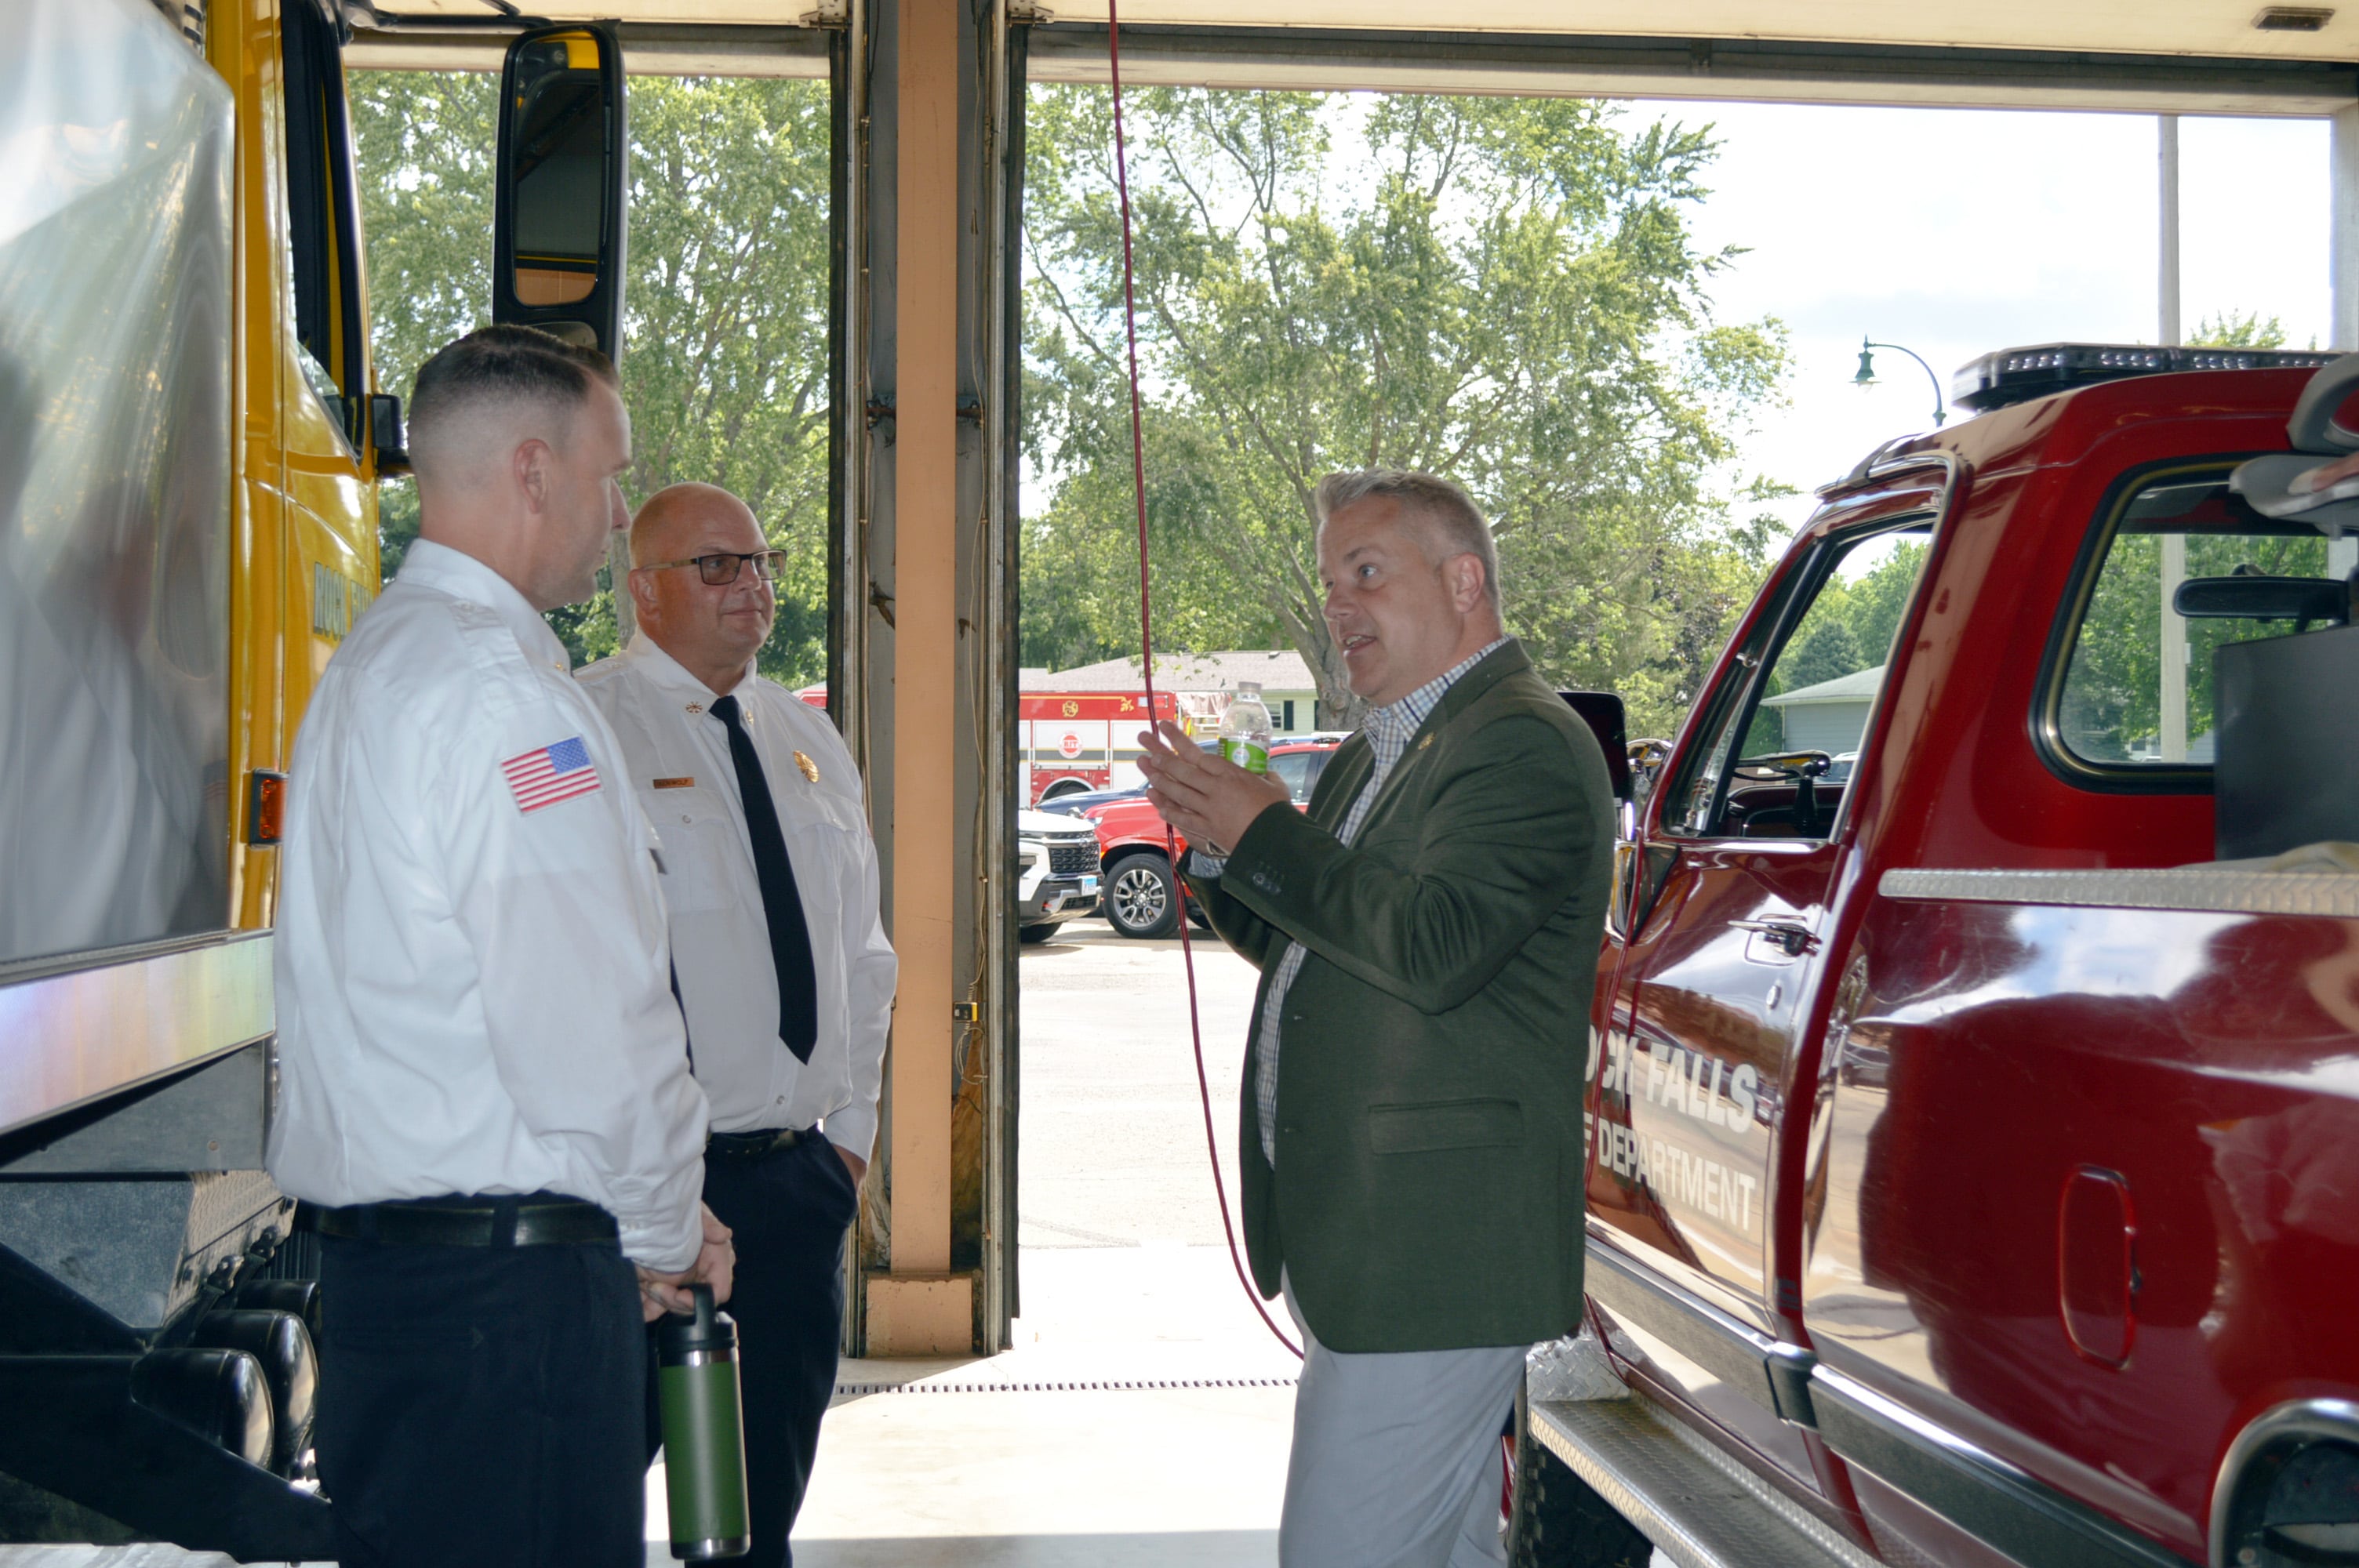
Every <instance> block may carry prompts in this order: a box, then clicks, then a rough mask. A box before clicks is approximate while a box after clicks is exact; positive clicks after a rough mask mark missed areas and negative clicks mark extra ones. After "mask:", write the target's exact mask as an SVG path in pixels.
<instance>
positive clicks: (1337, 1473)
mask: <svg viewBox="0 0 2359 1568" xmlns="http://www.w3.org/2000/svg"><path fill="white" fill-rule="evenodd" d="M1286 1307H1287V1310H1288V1312H1290V1313H1292V1314H1294V1324H1295V1326H1296V1327H1297V1328H1298V1329H1299V1330H1300V1331H1301V1334H1302V1353H1303V1360H1302V1383H1301V1386H1300V1388H1299V1390H1297V1391H1296V1393H1295V1396H1294V1450H1293V1454H1292V1455H1291V1457H1290V1458H1289V1459H1288V1463H1287V1466H1286V1512H1285V1514H1284V1515H1283V1517H1282V1518H1281V1519H1280V1520H1279V1522H1278V1527H1277V1561H1278V1563H1279V1568H1495V1564H1498V1563H1505V1562H1506V1551H1505V1549H1504V1548H1503V1547H1502V1545H1501V1543H1500V1541H1499V1487H1500V1484H1501V1480H1502V1477H1503V1473H1504V1469H1505V1466H1504V1464H1503V1462H1502V1459H1501V1454H1500V1449H1499V1429H1500V1428H1501V1427H1502V1426H1504V1425H1506V1421H1507V1417H1508V1414H1509V1413H1510V1412H1511V1411H1513V1410H1514V1409H1515V1405H1516V1389H1517V1385H1518V1384H1519V1383H1520V1382H1521V1381H1522V1379H1523V1375H1524V1351H1525V1348H1526V1347H1525V1346H1521V1345H1507V1346H1484V1347H1483V1348H1481V1349H1475V1350H1410V1351H1400V1352H1396V1353H1391V1354H1383V1355H1364V1356H1353V1355H1345V1354H1344V1353H1343V1352H1341V1351H1336V1350H1330V1349H1328V1348H1327V1347H1326V1346H1323V1345H1321V1344H1320V1343H1319V1340H1318V1336H1315V1335H1313V1334H1312V1333H1311V1332H1310V1325H1308V1324H1306V1323H1304V1322H1303V1321H1302V1310H1301V1308H1299V1306H1297V1305H1296V1304H1295V1301H1294V1292H1293V1291H1292V1290H1291V1289H1290V1288H1289V1289H1288V1290H1287V1292H1286Z"/></svg>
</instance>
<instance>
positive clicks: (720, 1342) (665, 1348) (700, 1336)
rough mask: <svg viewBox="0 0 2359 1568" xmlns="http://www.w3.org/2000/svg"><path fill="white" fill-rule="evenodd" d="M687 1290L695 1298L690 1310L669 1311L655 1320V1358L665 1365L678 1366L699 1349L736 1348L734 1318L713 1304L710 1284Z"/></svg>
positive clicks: (711, 1351)
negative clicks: (694, 1307) (693, 1306)
mask: <svg viewBox="0 0 2359 1568" xmlns="http://www.w3.org/2000/svg"><path fill="white" fill-rule="evenodd" d="M689 1292H690V1294H691V1295H693V1296H694V1297H695V1298H696V1311H695V1312H694V1313H693V1314H689V1313H678V1312H669V1313H666V1314H664V1315H663V1316H662V1317H661V1318H659V1319H658V1320H657V1323H656V1359H657V1360H658V1361H659V1362H661V1363H662V1364H664V1365H665V1366H668V1367H669V1366H678V1365H679V1363H680V1362H682V1361H685V1360H686V1359H688V1357H690V1356H693V1355H696V1354H697V1353H699V1352H700V1351H701V1352H703V1353H705V1354H707V1355H711V1354H712V1353H714V1352H716V1351H727V1352H729V1353H731V1354H732V1355H734V1354H735V1353H736V1349H737V1322H736V1320H735V1319H734V1318H733V1317H731V1316H730V1315H729V1314H727V1313H725V1312H723V1311H721V1310H720V1309H718V1308H717V1307H715V1306H714V1305H713V1304H712V1286H710V1285H691V1286H690V1287H689Z"/></svg>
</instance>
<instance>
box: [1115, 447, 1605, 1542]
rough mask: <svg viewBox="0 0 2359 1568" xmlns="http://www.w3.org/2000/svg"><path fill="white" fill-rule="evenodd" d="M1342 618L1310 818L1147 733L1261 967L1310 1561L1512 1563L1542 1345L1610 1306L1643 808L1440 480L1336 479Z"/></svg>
mask: <svg viewBox="0 0 2359 1568" xmlns="http://www.w3.org/2000/svg"><path fill="white" fill-rule="evenodd" d="M1317 500H1318V508H1319V515H1320V519H1321V522H1320V528H1319V570H1320V577H1321V582H1322V584H1323V585H1324V588H1325V592H1326V604H1325V614H1326V620H1327V625H1328V630H1329V632H1330V633H1331V634H1332V636H1333V638H1334V641H1335V643H1336V646H1337V647H1338V648H1339V649H1340V650H1341V651H1342V653H1343V661H1344V665H1345V667H1346V670H1347V672H1348V675H1349V678H1350V681H1351V686H1352V689H1353V692H1354V693H1356V694H1357V695H1359V696H1360V697H1364V698H1365V699H1366V700H1367V701H1368V702H1369V703H1370V704H1372V705H1373V706H1372V708H1371V709H1370V711H1369V713H1368V715H1367V718H1366V720H1365V722H1364V725H1363V727H1362V729H1361V730H1360V732H1359V733H1358V734H1356V735H1354V736H1353V738H1352V739H1351V740H1349V741H1345V742H1344V743H1343V747H1342V749H1341V750H1339V751H1338V752H1336V753H1335V755H1334V757H1333V758H1332V759H1331V760H1330V762H1329V763H1328V766H1327V769H1326V771H1325V773H1322V774H1321V777H1320V781H1319V785H1318V788H1317V790H1316V791H1315V792H1314V793H1313V794H1312V795H1311V797H1310V810H1309V812H1308V814H1299V813H1297V812H1295V811H1293V810H1291V809H1288V806H1287V794H1286V790H1285V788H1284V786H1283V785H1282V784H1278V783H1277V782H1276V781H1275V780H1274V779H1271V778H1270V777H1268V776H1267V775H1266V774H1260V773H1250V772H1248V771H1246V770H1245V769H1244V768H1241V767H1238V766H1235V765H1234V764H1233V763H1230V762H1225V761H1223V760H1220V759H1218V758H1211V757H1206V756H1205V755H1204V754H1203V753H1202V752H1200V751H1199V750H1198V749H1197V748H1196V747H1195V746H1193V745H1192V744H1189V743H1188V742H1187V741H1186V739H1185V737H1184V736H1182V735H1181V734H1180V731H1179V730H1177V728H1176V727H1173V726H1164V727H1163V728H1162V730H1161V732H1160V733H1158V734H1155V735H1149V736H1144V737H1142V738H1141V739H1142V741H1144V742H1145V743H1146V745H1147V758H1146V760H1145V764H1144V765H1145V767H1146V770H1147V775H1148V778H1149V784H1150V794H1151V795H1152V796H1153V798H1154V800H1155V802H1156V804H1157V806H1158V807H1159V808H1160V809H1161V811H1162V813H1163V815H1164V816H1166V817H1167V818H1169V820H1170V821H1171V822H1172V824H1173V825H1174V826H1176V827H1179V828H1180V830H1181V831H1183V832H1184V833H1186V834H1187V835H1188V837H1189V838H1190V841H1191V842H1192V843H1194V844H1195V845H1197V846H1199V849H1198V850H1197V851H1196V853H1195V854H1194V855H1192V856H1191V857H1190V866H1189V867H1188V868H1187V874H1188V883H1189V887H1190V891H1191V892H1193V893H1194V895H1195V896H1196V897H1197V898H1198V899H1200V900H1201V902H1202V903H1203V906H1204V910H1205V913H1206V914H1207V915H1208V916H1209V917H1210V918H1211V920H1212V925H1213V928H1214V929H1215V930H1217V931H1218V932H1219V933H1220V934H1221V936H1222V937H1223V940H1225V941H1226V942H1227V943H1228V944H1229V945H1230V946H1232V947H1234V948H1235V949H1236V950H1237V951H1238V952H1239V953H1242V954H1243V955H1245V957H1247V958H1250V959H1252V960H1253V961H1254V962H1255V963H1256V965H1258V966H1259V967H1260V968H1261V971H1262V980H1261V989H1260V995H1259V996H1258V998H1257V999H1256V1002H1255V1009H1254V1023H1253V1032H1252V1037H1251V1041H1250V1043H1249V1044H1248V1046H1247V1049H1246V1055H1245V1084H1244V1093H1243V1096H1242V1098H1243V1101H1244V1105H1243V1108H1242V1116H1243V1120H1242V1130H1241V1133H1240V1136H1239V1139H1238V1149H1239V1151H1240V1158H1241V1161H1242V1162H1243V1166H1244V1170H1243V1173H1242V1199H1243V1207H1244V1213H1245V1242H1246V1247H1247V1250H1248V1252H1249V1254H1250V1257H1251V1260H1252V1264H1253V1272H1254V1278H1255V1281H1256V1283H1257V1284H1258V1285H1259V1287H1260V1289H1261V1292H1262V1293H1263V1294H1264V1295H1266V1296H1268V1295H1276V1294H1278V1293H1279V1292H1280V1291H1281V1290H1283V1292H1284V1293H1285V1295H1286V1298H1287V1302H1288V1307H1289V1308H1290V1309H1291V1310H1292V1311H1293V1313H1294V1314H1295V1319H1296V1322H1297V1323H1298V1324H1299V1325H1300V1326H1301V1327H1302V1329H1303V1331H1304V1335H1305V1339H1306V1344H1305V1347H1304V1348H1305V1361H1304V1367H1303V1374H1302V1382H1301V1386H1300V1390H1299V1394H1298V1396H1297V1400H1296V1405H1295V1424H1294V1447H1293V1454H1292V1457H1291V1459H1290V1461H1289V1464H1288V1472H1287V1488H1286V1509H1285V1516H1284V1519H1283V1520H1282V1522H1281V1525H1280V1529H1279V1536H1278V1557H1279V1561H1280V1563H1281V1564H1283V1565H1284V1568H1331V1565H1332V1568H1376V1565H1379V1564H1383V1565H1388V1568H1390V1565H1397V1568H1443V1565H1444V1564H1448V1565H1449V1568H1473V1565H1475V1564H1481V1563H1497V1562H1499V1561H1501V1558H1500V1547H1499V1542H1498V1540H1497V1533H1496V1527H1497V1522H1498V1498H1499V1485H1500V1476H1499V1469H1500V1452H1499V1442H1498V1434H1499V1430H1500V1427H1501V1425H1502V1424H1503V1422H1505V1420H1506V1416H1507V1414H1508V1412H1509V1411H1510V1409H1511V1408H1512V1406H1513V1403H1514V1399H1515V1391H1516V1389H1517V1385H1518V1382H1519V1380H1520V1379H1521V1377H1522V1372H1523V1357H1524V1352H1525V1349H1526V1347H1527V1346H1530V1345H1531V1344H1533V1343H1535V1342H1537V1341H1540V1340H1547V1339H1552V1338H1555V1337H1556V1336H1560V1335H1563V1334H1568V1333H1571V1331H1572V1330H1573V1329H1574V1328H1575V1327H1576V1326H1577V1325H1578V1323H1579V1321H1580V1316H1581V1265H1582V1133H1581V1092H1582V1065H1583V1063H1584V1062H1585V1060H1586V1051H1587V1041H1588V1029H1589V1000H1590V992H1591V989H1592V986H1593V981H1594V979H1595V974H1596V966H1597V954H1598V946H1599V941H1600V938H1601V935H1602V932H1603V922H1604V911H1605V899H1606V884H1607V876H1608V868H1609V865H1610V861H1611V856H1612V836H1613V814H1614V801H1613V796H1612V792H1611V788H1610V786H1609V784H1607V780H1606V772H1605V763H1604V759H1603V755H1602V754H1601V752H1599V750H1598V746H1597V742H1596V740H1595V739H1594V738H1593V736H1592V735H1591V734H1590V732H1589V730H1588V729H1587V727H1586V726H1584V725H1583V724H1582V722H1581V721H1580V720H1579V719H1577V718H1575V717H1574V715H1573V713H1572V711H1571V708H1568V707H1567V706H1566V705H1565V703H1564V701H1563V700H1562V699H1561V698H1560V697H1558V696H1557V695H1556V693H1555V692H1554V691H1553V690H1551V689H1550V688H1549V687H1548V686H1547V685H1546V684H1544V683H1543V682H1542V681H1541V680H1540V679H1539V677H1538V676H1536V675H1535V674H1534V673H1533V671H1532V666H1531V661H1530V660H1529V659H1528V658H1527V657H1526V656H1525V654H1524V652H1523V649H1522V648H1521V647H1520V646H1518V645H1517V643H1516V642H1515V641H1514V639H1512V638H1510V637H1508V636H1506V634H1505V633H1504V631H1503V630H1502V628H1501V622H1500V615H1499V598H1498V569H1497V555H1496V552H1495V548H1494V546H1493V545H1492V541H1491V532H1490V528H1489V525H1488V524H1486V523H1485V522H1484V518H1483V515H1482V514H1481V512H1480V511H1479V510H1478V509H1477V508H1476V507H1475V505H1474V503H1473V502H1472V501H1471V500H1470V499H1468V497H1467V495H1466V493H1465V492H1463V491H1462V490H1460V489H1459V488H1458V487H1457V486H1456V485H1454V484H1451V483H1450V482H1449V481H1445V480H1440V479H1436V478H1434V477H1433V476H1431V475H1428V474H1418V473H1403V472H1399V471H1396V470H1367V471H1363V472H1358V473H1346V474H1332V475H1330V476H1328V478H1327V479H1326V480H1325V481H1322V482H1321V485H1320V487H1319V492H1318V497H1317Z"/></svg>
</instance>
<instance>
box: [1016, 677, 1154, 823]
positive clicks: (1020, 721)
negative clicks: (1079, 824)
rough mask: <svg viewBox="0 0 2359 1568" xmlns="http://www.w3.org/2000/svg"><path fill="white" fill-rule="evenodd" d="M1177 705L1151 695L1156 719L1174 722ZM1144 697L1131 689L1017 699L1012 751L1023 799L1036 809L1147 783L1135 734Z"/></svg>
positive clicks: (1142, 724) (1143, 723) (1143, 717)
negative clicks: (1064, 799) (1065, 797)
mask: <svg viewBox="0 0 2359 1568" xmlns="http://www.w3.org/2000/svg"><path fill="white" fill-rule="evenodd" d="M1179 711H1180V708H1179V705H1178V704H1177V702H1175V701H1174V700H1173V698H1172V696H1171V694H1170V693H1169V692H1168V691H1158V692H1157V693H1156V694H1155V717H1156V718H1158V719H1172V718H1176V717H1177V716H1178V714H1179ZM1146 727H1147V698H1146V697H1145V696H1143V695H1142V694H1140V693H1138V692H1135V691H1027V692H1026V693H1025V694H1024V695H1023V696H1022V697H1018V698H1017V699H1016V756H1017V759H1018V764H1019V765H1020V766H1021V767H1022V769H1023V776H1024V780H1025V784H1026V793H1025V799H1026V800H1027V801H1028V802H1030V803H1031V804H1033V805H1035V806H1037V805H1038V804H1039V803H1040V802H1042V801H1044V800H1055V799H1057V798H1058V797H1059V796H1060V795H1078V794H1080V793H1081V792H1082V791H1083V790H1093V789H1128V788H1131V787H1133V786H1134V785H1137V784H1145V783H1146V782H1147V781H1146V778H1145V776H1144V775H1142V774H1141V773H1139V771H1138V732H1139V730H1143V729H1145V728H1146Z"/></svg>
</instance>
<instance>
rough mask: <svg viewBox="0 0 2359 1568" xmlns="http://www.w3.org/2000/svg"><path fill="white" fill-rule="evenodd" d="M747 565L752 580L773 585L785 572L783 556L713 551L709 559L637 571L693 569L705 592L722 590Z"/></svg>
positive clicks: (769, 552) (771, 552)
mask: <svg viewBox="0 0 2359 1568" xmlns="http://www.w3.org/2000/svg"><path fill="white" fill-rule="evenodd" d="M749 564H750V565H751V566H752V567H753V568H754V575H755V576H756V577H757V578H760V579H762V580H763V581H764V582H776V581H777V580H778V573H779V572H781V571H783V570H784V569H785V568H786V565H787V552H786V551H784V550H747V551H745V552H743V553H740V552H738V551H735V550H716V551H714V552H713V553H712V555H709V556H690V557H689V558H688V559H686V560H684V561H649V562H648V563H647V565H646V566H643V567H641V568H638V569H639V570H640V571H643V572H659V571H663V570H665V569H667V568H671V567H694V568H696V575H697V576H699V577H701V578H702V579H704V585H705V586H706V587H707V588H726V587H728V586H729V585H730V584H731V583H733V582H735V581H736V580H737V573H738V570H739V569H740V568H743V567H745V566H747V565H749Z"/></svg>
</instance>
